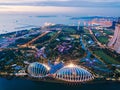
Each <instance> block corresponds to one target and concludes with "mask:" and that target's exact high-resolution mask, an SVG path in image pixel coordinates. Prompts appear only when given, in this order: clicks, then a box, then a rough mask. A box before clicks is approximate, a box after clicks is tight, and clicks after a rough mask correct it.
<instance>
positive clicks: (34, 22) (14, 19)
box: [0, 14, 78, 34]
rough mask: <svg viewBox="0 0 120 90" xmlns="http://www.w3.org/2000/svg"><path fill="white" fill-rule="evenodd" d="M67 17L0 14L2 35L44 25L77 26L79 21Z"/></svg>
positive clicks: (0, 31) (0, 32)
mask: <svg viewBox="0 0 120 90" xmlns="http://www.w3.org/2000/svg"><path fill="white" fill-rule="evenodd" d="M71 17H72V16H66V15H45V14H44V15H41V14H0V34H3V33H9V32H13V31H19V30H24V29H30V28H34V27H40V26H43V25H44V23H46V22H48V23H54V24H65V25H73V24H74V25H75V24H77V23H78V20H71V19H70V18H71Z"/></svg>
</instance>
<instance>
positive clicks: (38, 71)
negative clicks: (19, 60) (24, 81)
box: [27, 62, 49, 78]
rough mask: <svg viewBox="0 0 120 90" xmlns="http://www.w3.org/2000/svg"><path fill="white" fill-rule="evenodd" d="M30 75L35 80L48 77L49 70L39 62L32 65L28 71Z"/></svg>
mask: <svg viewBox="0 0 120 90" xmlns="http://www.w3.org/2000/svg"><path fill="white" fill-rule="evenodd" d="M27 71H28V73H29V75H30V76H31V77H34V78H44V77H47V75H48V73H49V70H48V69H47V67H46V66H45V65H44V64H41V63H39V62H34V63H31V64H30V65H29V66H28V69H27Z"/></svg>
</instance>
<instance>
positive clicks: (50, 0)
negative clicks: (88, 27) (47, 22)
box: [0, 0, 120, 16]
mask: <svg viewBox="0 0 120 90" xmlns="http://www.w3.org/2000/svg"><path fill="white" fill-rule="evenodd" d="M0 12H44V13H51V12H53V13H65V12H68V13H78V12H79V13H82V14H83V13H84V14H87V15H107V16H120V0H0Z"/></svg>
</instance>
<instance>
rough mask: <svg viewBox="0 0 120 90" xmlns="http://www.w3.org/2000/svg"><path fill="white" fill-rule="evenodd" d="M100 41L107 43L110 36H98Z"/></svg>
mask: <svg viewBox="0 0 120 90" xmlns="http://www.w3.org/2000/svg"><path fill="white" fill-rule="evenodd" d="M97 39H98V41H100V42H101V43H102V44H107V43H108V38H107V37H106V36H100V37H98V38H97Z"/></svg>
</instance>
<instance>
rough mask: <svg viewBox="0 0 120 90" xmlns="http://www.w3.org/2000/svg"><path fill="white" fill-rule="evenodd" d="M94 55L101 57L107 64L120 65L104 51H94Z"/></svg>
mask: <svg viewBox="0 0 120 90" xmlns="http://www.w3.org/2000/svg"><path fill="white" fill-rule="evenodd" d="M94 54H96V55H97V56H99V57H100V58H101V59H102V60H103V62H105V63H107V64H120V63H119V62H118V61H116V60H115V59H114V58H112V57H111V56H109V55H107V54H106V53H105V52H103V51H102V50H96V51H94Z"/></svg>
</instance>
